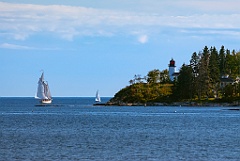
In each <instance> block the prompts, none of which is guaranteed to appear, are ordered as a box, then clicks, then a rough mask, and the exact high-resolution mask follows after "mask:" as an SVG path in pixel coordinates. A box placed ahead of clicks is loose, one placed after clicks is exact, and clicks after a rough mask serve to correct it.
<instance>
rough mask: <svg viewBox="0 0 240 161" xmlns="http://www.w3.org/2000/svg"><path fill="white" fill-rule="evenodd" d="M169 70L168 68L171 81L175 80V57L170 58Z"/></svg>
mask: <svg viewBox="0 0 240 161" xmlns="http://www.w3.org/2000/svg"><path fill="white" fill-rule="evenodd" d="M168 66H169V70H168V74H169V78H170V80H171V81H173V80H174V73H175V68H176V66H175V61H174V60H173V59H171V60H170V63H169V65H168Z"/></svg>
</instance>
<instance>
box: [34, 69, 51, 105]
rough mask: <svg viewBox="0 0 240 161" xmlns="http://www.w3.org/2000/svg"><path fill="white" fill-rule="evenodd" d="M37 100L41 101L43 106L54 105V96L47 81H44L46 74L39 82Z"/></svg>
mask: <svg viewBox="0 0 240 161" xmlns="http://www.w3.org/2000/svg"><path fill="white" fill-rule="evenodd" d="M35 98H36V99H40V102H41V103H42V104H50V103H52V96H51V93H50V89H49V86H48V83H47V81H44V74H43V73H42V75H41V77H40V78H39V81H38V88H37V93H36V96H35Z"/></svg>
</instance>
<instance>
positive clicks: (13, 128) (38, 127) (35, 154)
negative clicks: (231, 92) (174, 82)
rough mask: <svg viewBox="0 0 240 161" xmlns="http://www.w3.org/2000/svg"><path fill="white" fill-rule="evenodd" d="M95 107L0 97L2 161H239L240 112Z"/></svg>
mask: <svg viewBox="0 0 240 161" xmlns="http://www.w3.org/2000/svg"><path fill="white" fill-rule="evenodd" d="M108 99H109V98H102V100H103V101H107V100H108ZM93 103H94V98H54V100H53V106H47V107H36V106H35V105H36V104H38V102H37V101H36V100H35V99H34V98H0V160H1V161H15V160H28V161H29V160H34V161H35V160H47V161H52V160H83V161H90V160H97V161H101V160H113V161H117V160H119V161H120V160H122V161H127V160H129V161H133V160H144V161H147V160H151V161H158V160H184V161H185V160H216V161H219V160H220V161H221V160H231V161H233V160H240V111H235V110H228V108H226V107H161V106H159V107H125V106H121V107H118V106H106V107H105V106H92V104H93Z"/></svg>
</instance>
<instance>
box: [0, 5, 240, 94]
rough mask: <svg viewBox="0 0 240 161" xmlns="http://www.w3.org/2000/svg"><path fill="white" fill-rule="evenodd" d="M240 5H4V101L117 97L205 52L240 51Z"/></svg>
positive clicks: (0, 16) (0, 25)
mask: <svg viewBox="0 0 240 161" xmlns="http://www.w3.org/2000/svg"><path fill="white" fill-rule="evenodd" d="M239 6H240V1H239V0H228V1H226V0H171V1H169V0H161V1H160V0H101V1H99V0H69V1H65V0H51V1H49V0H5V1H1V0H0V72H1V77H0V97H14V96H19V97H34V95H35V93H36V90H37V82H38V79H39V77H40V76H41V72H42V71H44V75H45V80H47V81H48V83H49V86H50V90H51V93H52V95H53V97H54V96H55V97H71V96H76V97H83V96H94V95H95V93H96V91H97V90H99V93H100V95H101V96H109V97H112V96H114V94H115V93H117V92H118V91H119V90H120V89H122V88H124V87H126V86H127V85H129V80H131V79H133V77H134V75H135V74H138V75H141V76H146V75H147V73H148V72H149V71H151V70H153V69H159V70H164V69H168V64H169V61H170V60H171V59H172V58H173V59H174V60H175V61H176V66H177V67H176V70H179V69H180V67H181V66H182V64H183V63H185V64H188V63H189V60H190V59H191V55H192V53H193V52H199V51H202V49H203V48H204V47H205V46H208V47H211V46H215V47H216V48H217V49H218V50H219V49H220V47H221V46H222V45H224V46H225V48H226V49H229V50H236V51H239V49H240V19H239V17H240V10H239Z"/></svg>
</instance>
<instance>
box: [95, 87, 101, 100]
mask: <svg viewBox="0 0 240 161" xmlns="http://www.w3.org/2000/svg"><path fill="white" fill-rule="evenodd" d="M95 102H101V98H100V95H99V92H98V90H97V92H96V98H95Z"/></svg>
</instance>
